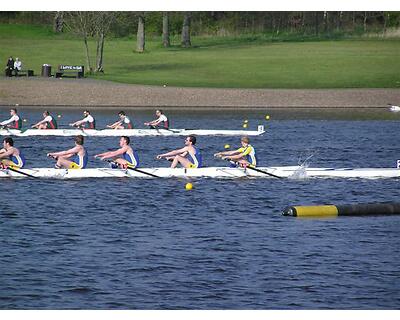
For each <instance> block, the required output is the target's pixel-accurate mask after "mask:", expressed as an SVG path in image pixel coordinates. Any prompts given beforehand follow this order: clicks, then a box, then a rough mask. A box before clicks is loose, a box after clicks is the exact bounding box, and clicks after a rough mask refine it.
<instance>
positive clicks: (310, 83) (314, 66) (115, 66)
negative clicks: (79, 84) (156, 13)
mask: <svg viewBox="0 0 400 320" xmlns="http://www.w3.org/2000/svg"><path fill="white" fill-rule="evenodd" d="M278 40H279V39H278ZM287 40H288V41H277V39H272V38H268V37H266V36H243V37H236V38H221V37H220V38H214V37H207V38H200V37H198V38H197V37H193V38H192V43H193V47H192V48H189V49H183V48H181V47H180V46H179V38H178V37H176V38H175V39H173V43H174V44H175V45H173V46H172V47H171V48H169V49H165V48H163V47H162V46H161V45H160V42H161V41H160V39H158V38H157V39H154V38H153V39H147V42H146V52H145V53H142V54H139V53H135V52H134V48H135V45H136V43H135V39H107V41H106V44H105V49H104V54H105V56H104V69H105V73H104V74H102V75H93V77H94V78H100V79H106V80H111V81H117V82H122V83H133V84H149V85H163V84H167V85H169V86H186V87H220V88H400V73H399V70H400V59H399V54H400V40H398V39H392V40H378V39H365V40H361V39H358V40H334V41H317V40H318V39H308V40H309V41H304V42H302V41H299V39H298V38H296V39H287ZM90 47H91V51H92V52H93V53H94V52H95V43H94V42H91V43H90ZM9 55H13V56H14V57H19V58H20V59H22V61H23V62H24V64H25V67H26V68H29V69H33V70H34V71H35V74H40V70H41V65H42V64H44V63H47V64H51V65H52V66H54V67H55V66H57V65H58V64H60V63H61V64H74V65H75V64H76V65H78V64H85V55H84V47H83V42H82V41H81V40H80V39H77V38H76V37H74V36H71V35H61V36H58V35H54V34H53V33H52V32H51V31H49V30H48V29H44V28H42V27H34V26H4V25H3V26H0V58H1V59H2V61H4V65H5V62H6V59H7V57H8V56H9ZM93 62H94V57H93ZM54 67H53V68H54Z"/></svg>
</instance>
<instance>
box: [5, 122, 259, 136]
mask: <svg viewBox="0 0 400 320" xmlns="http://www.w3.org/2000/svg"><path fill="white" fill-rule="evenodd" d="M264 132H265V130H264V126H263V125H260V126H258V130H253V131H252V130H210V129H208V130H206V129H122V130H115V129H102V130H94V129H46V130H38V129H27V130H17V129H0V135H2V136H18V137H28V136H64V137H68V136H78V135H83V136H89V137H116V136H122V135H124V136H137V137H141V136H189V135H196V136H208V135H209V136H258V135H261V134H263V133H264Z"/></svg>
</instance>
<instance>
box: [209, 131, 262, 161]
mask: <svg viewBox="0 0 400 320" xmlns="http://www.w3.org/2000/svg"><path fill="white" fill-rule="evenodd" d="M240 142H241V144H242V146H241V147H240V148H239V149H237V150H233V151H223V152H217V153H215V154H214V156H215V157H217V158H222V159H224V160H232V161H234V162H237V163H239V165H240V166H242V167H246V166H250V165H251V166H252V167H255V166H257V157H256V151H255V149H254V147H253V146H252V145H251V144H250V140H249V138H248V137H242V139H241V140H240Z"/></svg>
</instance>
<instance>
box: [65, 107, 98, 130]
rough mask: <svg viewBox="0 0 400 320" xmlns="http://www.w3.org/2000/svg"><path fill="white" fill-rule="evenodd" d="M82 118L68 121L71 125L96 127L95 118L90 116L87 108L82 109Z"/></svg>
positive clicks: (86, 127)
mask: <svg viewBox="0 0 400 320" xmlns="http://www.w3.org/2000/svg"><path fill="white" fill-rule="evenodd" d="M83 116H84V118H83V119H82V120H78V121H76V122H74V123H70V124H69V125H70V126H71V127H78V128H84V129H96V120H95V119H94V118H93V117H92V115H91V114H90V112H89V111H88V110H85V111H83Z"/></svg>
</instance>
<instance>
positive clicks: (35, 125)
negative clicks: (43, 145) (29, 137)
mask: <svg viewBox="0 0 400 320" xmlns="http://www.w3.org/2000/svg"><path fill="white" fill-rule="evenodd" d="M44 122H46V119H43V120H41V121H39V122H38V123H36V124H34V125H33V126H32V128H34V127H37V126H39V125H41V124H42V123H44Z"/></svg>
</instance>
